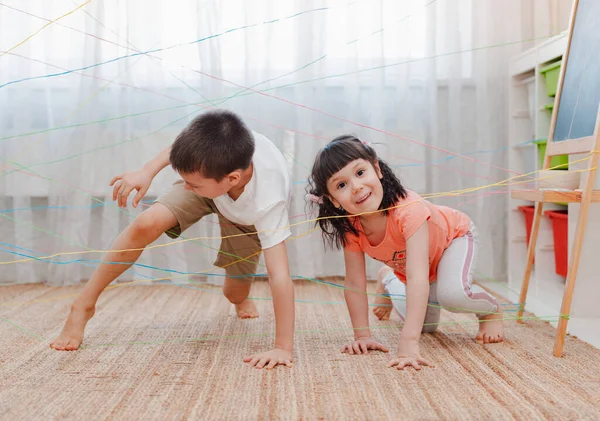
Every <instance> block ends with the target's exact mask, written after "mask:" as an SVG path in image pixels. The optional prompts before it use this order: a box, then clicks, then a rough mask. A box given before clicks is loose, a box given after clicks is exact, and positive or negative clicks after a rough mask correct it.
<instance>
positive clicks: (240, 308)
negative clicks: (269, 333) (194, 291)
mask: <svg viewBox="0 0 600 421" xmlns="http://www.w3.org/2000/svg"><path fill="white" fill-rule="evenodd" d="M219 224H220V225H221V236H222V237H224V238H223V239H222V241H221V248H220V250H219V255H218V257H217V260H216V262H215V266H219V267H223V268H225V273H226V276H225V282H224V284H223V295H225V297H226V298H227V299H228V300H229V302H231V303H232V304H234V305H235V311H236V313H237V315H238V317H240V318H242V319H251V318H255V317H258V309H257V308H256V305H255V304H254V302H253V301H252V300H249V299H248V296H249V295H250V288H251V286H252V281H253V280H254V275H255V273H256V268H257V266H258V258H259V256H260V253H261V251H262V248H261V245H260V240H259V239H258V235H256V234H253V233H255V232H256V228H254V226H242V225H237V224H233V223H231V222H230V221H228V220H227V219H225V217H223V215H221V214H219ZM240 234H243V235H240Z"/></svg>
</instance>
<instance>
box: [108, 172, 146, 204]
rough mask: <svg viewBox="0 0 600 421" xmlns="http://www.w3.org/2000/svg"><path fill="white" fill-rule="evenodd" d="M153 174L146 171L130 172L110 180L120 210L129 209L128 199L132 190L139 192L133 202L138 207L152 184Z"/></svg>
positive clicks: (114, 198)
mask: <svg viewBox="0 0 600 421" xmlns="http://www.w3.org/2000/svg"><path fill="white" fill-rule="evenodd" d="M153 178H154V177H153V176H152V174H150V173H149V172H147V171H145V170H143V169H142V170H138V171H130V172H126V173H123V174H121V175H117V176H116V177H115V178H113V179H112V180H110V185H111V186H112V185H114V188H113V200H117V205H119V207H120V208H125V207H127V199H128V198H129V194H130V193H131V192H132V190H134V189H135V190H137V194H136V195H135V197H134V198H133V200H132V201H131V204H132V205H133V207H134V208H135V207H137V205H138V203H140V200H142V198H143V197H144V195H145V194H146V192H147V191H148V188H150V184H152V179H153Z"/></svg>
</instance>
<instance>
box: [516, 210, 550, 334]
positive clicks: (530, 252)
mask: <svg viewBox="0 0 600 421" xmlns="http://www.w3.org/2000/svg"><path fill="white" fill-rule="evenodd" d="M543 208H544V204H543V203H541V202H540V203H536V205H535V213H534V215H533V223H532V227H531V235H530V237H529V246H528V247H527V265H526V266H525V275H524V276H523V283H522V284H521V295H520V296H519V311H518V313H517V323H523V312H524V311H525V302H526V301H527V291H528V289H529V280H530V279H531V271H532V269H533V259H534V257H535V244H536V242H537V237H538V233H539V231H540V221H541V219H542V210H543Z"/></svg>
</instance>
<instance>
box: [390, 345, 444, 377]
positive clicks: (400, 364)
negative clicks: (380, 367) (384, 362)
mask: <svg viewBox="0 0 600 421" xmlns="http://www.w3.org/2000/svg"><path fill="white" fill-rule="evenodd" d="M423 365H424V366H427V367H432V368H433V367H435V365H433V364H432V363H431V361H429V360H426V359H425V358H423V357H421V353H420V351H419V341H418V340H417V341H413V340H405V341H403V340H402V339H401V340H400V342H399V343H398V358H396V359H394V360H392V361H390V362H389V363H388V367H396V368H397V369H398V370H403V369H404V368H405V367H413V368H414V369H415V370H420V369H421V366H423Z"/></svg>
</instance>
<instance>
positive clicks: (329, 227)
mask: <svg viewBox="0 0 600 421" xmlns="http://www.w3.org/2000/svg"><path fill="white" fill-rule="evenodd" d="M357 159H364V160H365V161H368V162H370V163H371V164H372V165H373V166H375V164H376V163H378V164H379V168H380V170H381V174H382V175H383V178H382V179H381V185H382V187H383V200H382V201H381V205H380V206H379V209H387V208H390V207H392V206H394V205H395V204H396V203H397V202H398V200H399V199H405V198H406V196H407V192H406V190H405V189H404V187H402V184H401V183H400V180H399V179H398V177H396V175H395V174H394V172H393V171H392V169H391V168H390V167H389V166H388V165H387V164H386V163H385V162H384V161H382V160H381V159H379V158H378V157H377V153H375V150H373V148H372V147H370V146H368V145H365V144H363V143H362V142H361V141H360V140H359V139H358V138H357V137H355V136H352V135H342V136H339V137H336V138H335V139H333V140H332V141H331V142H329V143H328V144H327V145H326V146H325V147H324V148H323V149H321V150H320V151H319V153H318V154H317V157H316V158H315V163H314V164H313V167H312V171H311V175H310V178H309V180H308V187H307V192H308V193H309V194H312V195H315V196H317V197H319V198H321V199H322V203H319V204H317V203H312V204H313V205H314V206H318V207H319V220H318V224H319V226H320V227H321V230H322V231H323V242H324V243H325V244H326V245H328V246H330V247H331V248H338V249H339V248H342V247H344V246H345V245H346V234H347V233H352V234H354V235H358V230H357V229H356V228H355V226H354V223H353V218H336V216H343V215H348V213H347V212H346V211H345V210H343V209H339V208H336V207H335V206H334V204H333V203H331V201H330V200H329V191H328V190H327V181H328V180H329V179H330V178H331V176H332V175H333V174H335V173H337V172H338V171H339V170H341V169H342V168H344V167H345V166H346V165H348V164H349V163H350V162H352V161H355V160H357ZM383 212H384V213H385V214H386V215H387V213H388V211H387V210H384V211H383ZM322 218H326V219H322Z"/></svg>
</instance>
